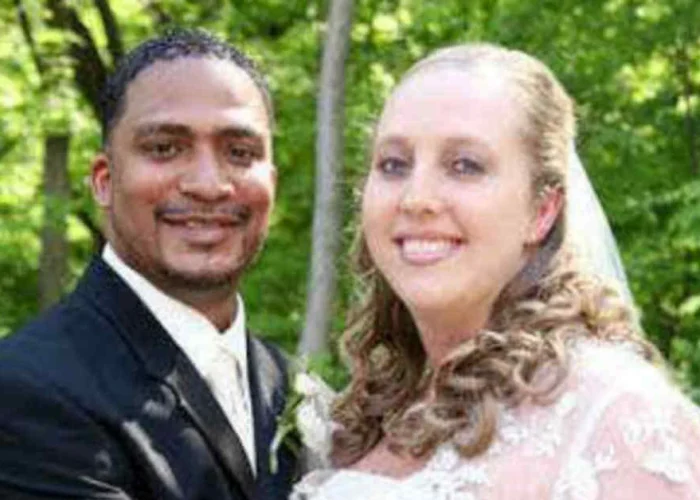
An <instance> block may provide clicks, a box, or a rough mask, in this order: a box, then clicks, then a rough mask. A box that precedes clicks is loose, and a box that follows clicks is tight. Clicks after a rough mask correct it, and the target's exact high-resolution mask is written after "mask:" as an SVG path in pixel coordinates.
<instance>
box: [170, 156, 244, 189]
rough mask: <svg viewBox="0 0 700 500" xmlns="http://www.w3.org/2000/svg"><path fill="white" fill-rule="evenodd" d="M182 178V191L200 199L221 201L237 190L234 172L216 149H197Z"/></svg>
mask: <svg viewBox="0 0 700 500" xmlns="http://www.w3.org/2000/svg"><path fill="white" fill-rule="evenodd" d="M186 168H187V171H186V172H185V173H184V174H183V176H182V178H181V180H180V191H181V192H182V193H183V194H185V195H188V196H191V197H193V198H196V199H198V200H200V201H207V202H213V201H220V200H222V199H224V198H227V197H229V196H231V195H233V193H234V192H235V186H234V180H233V173H232V172H230V171H229V169H230V166H228V165H226V164H225V163H224V162H223V161H222V159H221V158H219V157H218V155H217V154H216V151H213V150H212V149H210V148H202V149H201V150H199V151H197V154H196V156H195V157H194V158H193V160H192V162H191V163H190V164H189V165H187V166H186Z"/></svg>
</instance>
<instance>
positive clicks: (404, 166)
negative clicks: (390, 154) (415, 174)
mask: <svg viewBox="0 0 700 500" xmlns="http://www.w3.org/2000/svg"><path fill="white" fill-rule="evenodd" d="M377 167H378V168H379V170H380V171H381V172H382V173H383V174H386V175H391V176H396V175H404V174H405V173H406V171H407V170H408V168H409V165H408V162H406V161H404V160H402V159H400V158H384V159H383V160H380V161H379V163H378V164H377Z"/></svg>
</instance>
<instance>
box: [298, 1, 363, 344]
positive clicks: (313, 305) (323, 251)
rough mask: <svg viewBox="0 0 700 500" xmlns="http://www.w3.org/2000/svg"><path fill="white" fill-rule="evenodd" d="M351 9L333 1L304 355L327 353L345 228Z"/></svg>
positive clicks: (325, 65)
mask: <svg viewBox="0 0 700 500" xmlns="http://www.w3.org/2000/svg"><path fill="white" fill-rule="evenodd" d="M352 10H353V1H352V0H331V2H330V8H329V14H328V26H327V32H326V41H325V44H324V47H323V59H322V62H321V79H320V84H319V96H318V106H317V116H318V122H317V123H318V124H317V127H318V128H317V135H316V188H315V190H316V191H315V201H314V223H313V234H312V238H313V245H312V254H311V274H310V278H309V282H308V293H307V302H306V319H305V324H304V331H303V333H302V337H301V340H300V342H299V352H300V353H301V354H313V353H318V352H322V351H325V350H327V349H328V329H329V326H330V320H331V317H332V314H333V301H334V297H335V288H336V275H337V269H336V263H337V258H336V257H337V253H338V247H339V243H340V229H341V221H340V217H341V210H340V199H339V196H338V189H337V188H338V178H339V177H340V173H341V172H340V171H341V166H342V161H343V127H344V120H343V116H344V113H343V106H344V102H345V99H344V98H345V60H346V59H347V54H348V48H349V45H350V28H351V25H352Z"/></svg>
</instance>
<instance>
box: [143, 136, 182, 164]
mask: <svg viewBox="0 0 700 500" xmlns="http://www.w3.org/2000/svg"><path fill="white" fill-rule="evenodd" d="M142 149H143V151H144V152H145V153H146V154H147V155H148V156H149V157H151V158H153V159H154V160H159V161H162V160H170V159H172V158H174V157H175V156H177V155H178V154H180V152H181V151H182V149H183V148H182V146H180V145H179V144H178V143H177V142H175V141H154V142H148V143H146V144H144V145H143V146H142Z"/></svg>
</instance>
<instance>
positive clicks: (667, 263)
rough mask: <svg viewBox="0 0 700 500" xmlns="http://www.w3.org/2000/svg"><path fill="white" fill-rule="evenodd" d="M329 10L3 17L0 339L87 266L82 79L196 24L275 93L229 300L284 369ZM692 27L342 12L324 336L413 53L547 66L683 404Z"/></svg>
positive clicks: (183, 7) (3, 10)
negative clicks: (365, 183) (262, 189)
mask: <svg viewBox="0 0 700 500" xmlns="http://www.w3.org/2000/svg"><path fill="white" fill-rule="evenodd" d="M327 10H328V3H327V2H325V1H320V0H311V1H299V0H256V1H255V2H252V1H243V0H228V1H226V0H200V1H197V2H195V1H182V0H110V1H107V0H102V1H98V0H95V1H92V0H90V1H88V0H45V1H39V0H21V1H20V0H12V2H9V1H8V2H3V3H2V6H1V7H0V89H2V90H1V91H0V215H1V218H0V335H3V334H7V333H8V332H10V331H12V330H13V329H15V328H16V327H18V326H19V325H21V324H22V323H23V322H25V321H27V320H28V319H29V318H30V317H31V316H33V315H35V314H36V313H37V312H38V311H39V309H40V307H41V301H40V297H46V291H45V290H44V291H43V292H42V290H43V288H42V287H45V286H47V285H45V284H43V283H42V280H41V279H40V276H41V275H46V274H47V273H50V272H51V271H52V270H53V271H56V270H57V269H58V268H60V266H61V262H62V261H65V259H61V255H62V254H63V253H65V254H67V271H66V274H65V276H66V277H65V278H63V280H62V282H61V286H62V289H63V290H64V291H66V290H70V288H71V287H72V286H73V284H74V283H75V280H76V278H77V277H78V276H79V274H80V272H81V270H82V269H83V267H84V266H85V264H86V262H87V260H88V259H89V257H90V255H91V253H92V249H93V245H94V242H93V237H92V234H93V233H94V229H95V226H96V225H97V224H99V217H98V214H97V212H96V210H95V209H94V207H93V204H92V201H91V199H90V196H89V192H88V189H87V187H86V185H85V182H84V179H85V176H86V175H87V173H88V166H89V162H90V158H91V156H92V155H93V154H94V152H95V151H97V149H98V148H99V144H100V136H99V126H98V123H97V120H96V117H95V112H94V110H93V108H94V100H93V101H91V100H90V94H89V89H90V88H94V82H93V83H90V82H86V79H87V80H89V78H90V77H93V76H94V77H99V75H100V73H99V71H101V70H108V69H109V68H111V67H112V66H113V62H114V58H115V56H118V54H119V53H121V51H123V50H124V49H128V48H129V47H132V46H133V45H135V44H136V43H138V42H139V41H141V40H143V39H144V38H145V37H147V36H149V35H152V34H153V33H155V32H157V31H160V30H162V29H164V28H166V27H168V26H171V25H179V26H202V27H205V28H208V29H210V30H212V31H214V32H216V33H218V34H219V35H221V36H223V37H225V38H226V39H228V40H229V41H231V42H233V43H234V44H236V45H238V46H240V47H241V48H242V49H244V50H245V51H246V52H248V53H249V54H250V55H252V56H253V57H254V58H255V59H256V60H257V61H258V62H259V63H260V66H261V67H262V69H263V71H264V72H265V73H266V74H267V75H268V78H269V82H270V85H271V87H272V91H273V94H274V99H275V104H276V108H277V131H276V137H275V160H276V163H277V165H278V168H279V186H280V189H279V193H278V199H277V207H276V210H275V214H274V218H273V221H272V227H271V231H270V238H269V240H268V243H267V246H266V249H265V251H264V253H263V255H262V256H261V258H260V259H259V261H258V262H257V264H256V265H255V267H254V269H253V270H252V271H251V272H250V273H249V274H248V276H247V278H246V280H245V283H244V295H245V298H246V303H247V308H248V314H249V318H250V322H251V324H252V328H253V329H254V330H257V331H260V332H264V334H265V335H266V336H267V337H268V338H271V339H273V340H275V341H277V342H279V343H280V344H281V345H282V346H283V347H284V348H285V349H287V350H288V351H290V352H294V351H295V346H296V342H297V340H298V335H299V332H300V331H301V329H302V327H303V325H302V323H303V320H304V307H305V299H306V283H307V269H308V267H309V259H310V257H309V253H310V248H311V241H310V239H311V218H312V208H313V189H314V144H315V133H316V130H315V121H316V116H315V112H316V95H317V91H318V88H317V82H318V74H319V65H320V55H321V50H322V45H323V40H324V36H325V29H326V18H327V14H328V12H327ZM698 27H700V2H697V1H696V0H666V1H658V0H587V1H585V2H581V1H573V0H556V1H554V0H544V1H542V0H538V1H534V0H500V1H496V0H475V1H471V2H466V1H457V0H440V1H428V0H425V1H419V0H358V1H356V2H355V9H354V15H353V26H352V35H351V38H352V40H351V47H350V53H349V57H348V60H347V71H346V77H347V80H346V89H347V92H346V109H345V115H346V119H345V126H344V135H345V141H346V142H345V144H346V150H345V161H344V165H343V169H344V170H343V181H342V186H341V189H342V193H343V199H344V203H343V207H344V208H343V213H344V227H345V230H344V232H343V241H344V245H343V252H342V254H341V256H340V257H339V259H338V266H339V269H340V270H341V280H340V293H339V294H338V296H337V299H336V302H335V304H334V318H335V320H334V325H333V332H334V333H332V335H336V334H337V332H338V331H339V330H340V329H342V326H343V318H344V313H345V311H346V309H347V303H348V298H349V297H350V295H351V292H352V281H351V279H350V278H349V275H348V271H347V269H348V265H347V258H346V256H347V250H348V248H349V243H350V239H351V235H352V222H353V221H352V213H353V210H354V207H353V189H354V186H355V184H356V182H357V179H358V176H359V175H360V174H361V173H362V171H363V170H364V169H365V168H366V148H367V139H368V133H369V130H370V129H371V126H372V123H373V120H374V119H375V118H376V116H377V114H378V112H379V110H380V106H381V103H382V101H383V99H384V98H385V96H386V95H387V93H388V91H389V90H390V89H391V87H392V85H393V84H394V82H395V81H396V78H397V76H398V75H400V74H401V73H402V72H403V71H404V70H405V69H406V68H407V67H408V66H409V65H410V64H411V63H412V62H413V61H415V60H416V59H418V58H420V57H421V56H423V55H425V54H426V53H427V52H429V51H430V50H432V49H435V48H437V47H440V46H442V45H446V44H453V43H458V42H462V41H469V40H486V41H492V42H497V43H500V44H504V45H507V46H510V47H514V48H519V49H522V50H525V51H527V52H530V53H532V54H533V55H535V56H537V57H538V58H540V59H542V60H543V61H545V62H546V63H547V64H548V65H549V66H550V67H551V68H552V69H553V70H554V71H555V73H556V74H557V75H558V76H559V77H560V79H561V80H562V81H563V83H564V84H565V86H566V87H567V89H568V90H569V91H570V93H571V94H572V95H573V96H574V98H575V99H576V101H577V103H578V118H579V138H578V148H579V153H580V155H581V157H582V159H583V161H584V164H585V165H586V166H587V168H588V171H589V174H590V176H591V178H592V182H593V184H594V185H595V187H596V189H597V191H598V193H599V196H600V198H601V201H602V203H603V205H604V207H605V210H606V212H607V214H608V216H609V218H610V221H611V224H612V227H613V230H614V232H615V234H616V236H617V239H618V243H619V245H620V248H621V252H622V257H623V260H624V263H625V266H626V269H627V273H628V275H629V279H630V282H631V287H632V291H633V293H634V296H635V299H636V301H637V303H638V305H639V308H640V309H641V312H642V314H643V317H642V318H643V325H644V327H645V330H646V331H647V333H648V335H649V337H650V338H651V340H653V341H654V342H655V343H656V344H657V345H658V346H659V348H660V349H661V351H662V352H663V353H664V354H665V355H666V357H667V358H668V359H669V360H670V361H671V363H672V364H673V366H674V368H675V370H676V372H677V374H678V376H679V378H680V380H681V381H682V383H683V384H684V385H685V387H686V389H687V390H688V391H689V392H690V394H691V395H692V396H693V397H694V399H695V400H696V401H700V345H699V343H700V102H699V100H700V91H699V89H700V33H699V32H698V29H699V28H698ZM96 63H97V64H98V65H95V64H96ZM100 64H101V69H100V66H99V65H100ZM61 141H63V142H61ZM63 147H67V152H68V156H67V158H68V163H67V171H68V172H69V177H68V178H67V180H66V181H64V184H67V185H63V187H62V188H61V187H60V186H61V182H60V181H58V182H56V180H55V179H54V180H53V181H51V180H45V179H44V177H43V175H44V174H43V173H42V172H44V170H45V169H44V163H45V161H46V160H47V159H49V160H51V159H52V158H53V159H55V158H57V156H56V155H55V154H54V153H52V151H61V148H63ZM51 148H54V149H51ZM47 152H48V153H49V154H47ZM52 155H53V156H52ZM49 166H51V164H49ZM56 185H58V186H59V191H58V194H56V193H57V192H56V191H55V186H56ZM50 186H54V188H52V187H50ZM61 189H62V191H61ZM61 193H63V195H61ZM66 193H67V194H66ZM64 221H65V224H66V231H67V233H66V234H67V243H66V244H65V245H63V246H61V244H58V246H56V247H55V248H56V249H55V250H54V251H53V253H52V255H49V256H46V255H44V259H48V260H46V261H43V262H42V252H41V248H42V244H41V241H42V232H43V234H44V235H46V234H48V235H49V236H46V237H47V238H49V239H50V234H51V231H54V232H56V231H57V228H58V231H59V233H60V228H61V227H62V224H64ZM91 231H92V232H91ZM47 241H48V240H47ZM59 243H60V242H59ZM52 256H53V258H54V259H56V260H55V262H53V261H52V260H51V259H50V258H49V257H52ZM40 266H42V269H44V271H42V273H43V274H42V273H39V271H38V270H39V268H40ZM42 293H43V295H42ZM54 293H55V292H54ZM49 295H50V294H49ZM44 300H47V299H44ZM48 300H51V297H50V296H49V298H48Z"/></svg>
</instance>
